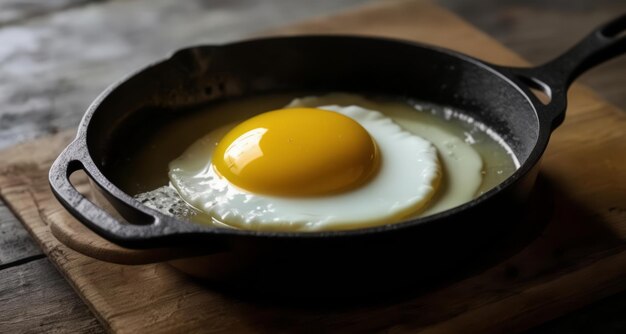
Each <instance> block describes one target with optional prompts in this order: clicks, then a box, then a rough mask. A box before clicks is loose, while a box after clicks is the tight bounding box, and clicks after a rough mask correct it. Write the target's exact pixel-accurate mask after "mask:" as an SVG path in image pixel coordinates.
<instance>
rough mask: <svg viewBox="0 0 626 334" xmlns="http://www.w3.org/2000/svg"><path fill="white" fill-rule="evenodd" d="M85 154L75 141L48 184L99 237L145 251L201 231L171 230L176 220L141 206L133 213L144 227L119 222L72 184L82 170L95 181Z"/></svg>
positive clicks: (57, 163) (53, 168)
mask: <svg viewBox="0 0 626 334" xmlns="http://www.w3.org/2000/svg"><path fill="white" fill-rule="evenodd" d="M86 154H87V150H86V148H85V147H84V145H83V143H82V142H81V141H80V140H79V139H77V140H74V141H73V142H72V143H71V144H70V145H68V146H67V147H66V148H65V150H64V151H63V152H62V153H61V154H60V155H59V157H58V158H57V159H56V160H55V161H54V163H53V164H52V166H51V168H50V172H49V182H50V187H51V189H52V192H53V194H54V195H55V197H56V198H57V199H58V200H59V202H60V203H61V204H62V205H63V206H64V207H65V208H66V209H67V210H68V211H69V212H71V213H72V215H73V216H74V217H76V218H78V220H80V221H81V222H82V223H84V224H85V225H86V226H87V227H89V228H90V229H92V230H93V231H95V232H96V233H97V234H99V235H101V236H103V237H105V238H106V239H108V240H110V241H113V242H114V243H116V244H118V245H121V246H126V247H131V248H146V247H153V246H154V243H158V242H159V241H160V239H181V240H182V239H184V235H185V234H186V232H195V231H196V229H199V228H201V227H200V226H197V227H196V226H195V225H192V224H187V226H185V227H183V228H179V229H172V226H171V225H172V224H179V222H177V220H174V219H172V220H171V221H170V220H167V221H163V219H164V218H162V217H160V216H159V215H158V214H156V213H152V212H149V211H146V210H142V209H141V208H140V205H139V204H138V205H137V206H136V207H134V208H133V209H135V210H133V212H137V213H138V215H139V218H141V220H142V222H143V224H130V223H127V222H123V221H120V220H118V219H116V218H115V217H113V216H112V215H111V214H109V213H108V212H107V211H105V210H103V209H102V208H100V207H98V206H97V205H95V204H94V203H92V202H91V201H90V200H89V199H87V198H86V197H85V196H83V194H81V193H80V192H78V190H77V189H76V188H75V187H74V185H72V183H71V182H70V179H69V177H70V175H71V174H72V173H74V172H76V171H79V170H83V171H84V172H85V173H86V174H87V175H88V176H89V177H90V178H91V179H93V180H95V179H96V178H94V176H93V173H94V172H93V170H91V169H90V168H89V166H88V165H86V164H85V163H84V161H88V160H89V159H86V158H85V157H84V156H85V155H86ZM113 195H114V194H113ZM173 230H180V233H176V234H173V233H170V232H171V231H173ZM170 241H172V240H170ZM215 244H218V243H215ZM209 248H210V249H209ZM216 248H218V247H216ZM211 251H217V250H213V247H206V249H205V250H204V252H206V253H210V252H211Z"/></svg>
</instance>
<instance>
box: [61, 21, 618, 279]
mask: <svg viewBox="0 0 626 334" xmlns="http://www.w3.org/2000/svg"><path fill="white" fill-rule="evenodd" d="M624 30H626V16H621V17H619V18H617V19H615V20H613V21H611V22H610V23H608V24H606V25H604V26H602V27H600V28H598V29H597V30H595V31H593V32H592V33H591V34H590V35H589V36H587V37H586V38H585V39H583V40H582V41H581V42H580V43H579V44H577V45H576V46H574V47H573V48H572V49H570V50H569V51H567V52H566V53H564V54H563V55H561V56H560V57H558V58H556V59H554V60H553V61H550V62H548V63H546V64H544V65H541V66H538V67H534V68H512V67H503V66H498V65H493V64H488V63H485V62H482V61H480V60H477V59H474V58H471V57H469V56H466V55H463V54H460V53H457V52H454V51H450V50H446V49H442V48H439V47H433V46H428V45H423V44H419V43H413V42H408V41H401V40H392V39H384V38H373V37H353V36H295V37H277V38H263V39H254V40H248V41H243V42H238V43H232V44H226V45H220V46H199V47H192V48H187V49H183V50H181V51H178V52H176V53H175V54H174V55H172V56H171V57H170V58H168V59H166V60H164V61H161V62H159V63H156V64H154V65H152V66H149V67H147V68H145V69H143V70H141V71H139V72H137V73H135V74H133V75H132V76H130V77H129V78H127V79H126V80H124V81H122V82H120V83H118V84H116V85H113V86H112V87H110V88H108V89H107V90H106V91H105V92H104V93H102V94H101V95H100V96H99V97H98V98H97V99H96V101H94V102H93V104H92V105H91V106H90V107H89V109H88V110H87V112H86V114H85V116H84V117H83V120H82V122H81V124H80V126H79V128H78V134H77V137H76V139H75V140H74V141H73V142H72V143H71V144H70V145H69V146H68V147H67V148H66V149H65V150H64V151H63V152H62V153H61V155H60V156H59V157H58V158H57V160H56V161H55V162H54V164H53V165H52V168H51V169H50V184H51V186H52V190H53V192H54V194H55V195H56V197H57V198H58V200H59V201H60V202H61V203H62V204H63V206H64V207H65V208H66V209H67V210H68V211H69V212H70V213H71V214H72V215H74V216H75V217H76V218H78V219H79V220H80V221H81V222H82V223H84V224H85V225H86V226H88V227H89V228H91V229H92V230H93V231H95V232H96V233H98V234H99V235H101V236H102V237H104V238H106V239H108V240H110V241H112V242H114V243H116V244H119V245H122V246H124V247H129V248H153V247H175V248H185V247H191V248H193V249H194V251H197V252H198V253H197V254H209V253H219V252H227V253H231V254H235V255H234V256H233V257H232V259H233V261H240V262H242V263H243V262H245V261H244V258H245V259H249V258H250V257H253V258H254V261H248V262H247V263H254V265H253V266H252V267H255V268H256V269H257V271H256V273H257V275H258V273H263V274H260V275H261V276H263V275H266V274H267V272H268V270H267V268H269V267H272V268H274V269H276V268H278V270H279V271H280V268H283V269H284V268H289V269H288V273H289V274H290V275H291V274H293V273H295V272H297V273H301V272H306V274H305V275H303V276H306V275H308V276H307V277H317V278H318V279H321V280H324V277H327V275H328V273H332V272H334V273H335V274H333V276H335V277H337V276H341V277H344V276H342V275H347V276H346V277H348V276H351V277H359V275H361V276H360V277H369V278H375V279H384V278H385V277H399V276H401V275H404V274H405V273H406V272H407V270H406V269H407V268H408V269H409V270H408V271H410V272H416V271H417V272H421V273H426V272H436V271H438V269H439V268H440V267H445V266H446V265H448V264H450V263H458V261H459V260H460V259H465V258H467V257H468V256H471V255H472V254H473V251H474V250H476V249H478V248H480V247H481V245H484V244H487V243H490V242H493V241H494V240H496V239H497V238H498V237H499V236H500V235H502V233H504V232H506V231H508V230H510V229H511V228H513V226H515V225H516V224H519V223H520V222H521V223H523V221H521V220H520V219H518V217H521V216H523V215H522V213H523V212H524V210H525V208H526V207H525V203H527V199H528V196H529V194H530V190H531V189H532V187H533V184H534V181H535V178H536V175H537V172H538V162H539V160H540V158H541V155H542V154H543V152H544V150H545V148H546V145H547V144H548V140H549V137H550V134H551V132H552V130H554V129H555V128H556V127H557V126H558V125H559V124H561V122H562V121H563V119H564V116H565V110H566V92H567V89H568V87H569V85H570V83H571V82H572V81H573V80H574V79H575V78H576V77H577V76H578V75H580V74H581V73H582V72H583V71H585V70H587V69H589V68H591V67H592V66H594V65H597V64H599V63H601V62H603V61H605V60H607V59H609V58H612V57H614V56H617V55H620V54H622V53H624V52H625V51H626V37H624V36H623V35H620V33H622V32H623V31H624ZM329 78H332V80H329ZM531 89H535V90H539V91H542V92H544V93H545V94H546V95H547V96H549V97H550V102H548V103H546V104H544V103H542V102H541V101H540V100H539V99H538V98H537V97H536V96H535V95H534V93H533V92H532V91H531ZM277 91H279V92H285V91H327V92H334V91H340V92H357V93H365V94H378V95H386V96H396V97H402V98H411V99H417V100H422V101H428V102H432V103H436V104H441V105H446V106H451V107H453V108H455V109H457V110H462V111H463V112H464V113H466V114H468V115H470V116H471V117H473V118H474V119H477V120H478V121H480V122H482V123H484V124H487V125H488V126H490V127H491V128H492V129H494V130H495V131H496V132H498V133H499V134H500V135H501V136H502V137H503V138H504V139H505V141H506V142H507V143H508V144H509V145H510V146H511V148H512V149H513V151H514V153H515V155H516V156H517V158H518V159H519V161H520V163H521V167H520V168H519V169H518V170H517V171H516V172H515V173H514V174H513V175H512V176H511V177H509V178H508V179H507V180H506V181H504V182H503V183H502V184H500V185H499V186H497V187H496V188H494V189H492V190H491V191H489V192H487V193H486V194H484V195H482V196H480V197H478V198H476V199H475V200H473V201H471V202H469V203H466V204H464V205H462V206H459V207H456V208H453V209H450V210H447V211H445V212H442V213H439V214H435V215H432V216H428V217H424V218H419V219H413V220H409V221H405V222H401V223H397V224H392V225H384V226H380V227H374V228H367V229H359V230H350V231H336V232H314V233H295V232H289V233H286V232H285V233H275V232H271V233H270V232H255V231H244V230H233V229H225V228H217V227H207V226H200V225H197V224H193V223H190V222H186V221H182V220H178V219H176V218H173V217H170V216H167V215H164V214H161V213H159V212H157V211H154V210H152V209H149V208H147V207H145V206H143V205H141V204H140V203H138V202H137V201H135V200H134V199H133V198H132V197H131V196H129V195H128V194H126V193H124V192H123V191H122V190H120V188H118V186H117V185H116V184H114V183H113V182H112V181H111V180H112V179H111V178H110V177H109V176H110V175H109V174H108V173H109V166H111V165H112V164H115V161H116V159H119V151H120V150H122V149H123V148H124V147H127V146H128V147H131V146H133V145H134V142H133V141H136V140H137V139H136V138H137V136H133V134H134V133H137V132H138V131H149V130H150V124H153V122H152V121H151V120H154V119H157V118H159V117H161V116H163V115H167V117H172V116H174V117H175V116H176V115H179V114H182V113H184V110H186V109H188V108H189V107H191V106H195V105H200V104H203V103H207V102H210V101H215V100H219V99H223V98H230V97H237V96H243V95H247V94H258V93H265V92H277ZM138 124H143V125H142V126H140V127H138ZM146 128H147V129H148V130H146ZM155 131H156V130H155ZM78 170H84V171H85V172H86V173H87V174H88V175H89V177H90V178H91V179H92V180H93V181H94V182H95V184H96V185H97V187H98V188H99V189H100V190H101V191H102V192H103V193H104V195H105V196H106V197H107V198H108V200H109V201H110V202H111V203H112V204H113V205H114V206H115V208H116V209H117V210H118V211H119V212H120V214H121V215H122V216H123V217H124V218H125V219H126V220H127V222H124V221H121V220H119V219H116V218H114V217H113V216H112V215H111V214H109V213H107V212H106V211H104V210H103V209H101V208H100V207H98V206H97V205H95V204H93V203H92V202H90V201H89V200H87V199H86V198H85V197H84V196H83V195H81V194H80V193H79V192H78V191H77V190H76V189H75V188H74V187H73V186H72V184H71V183H70V182H69V175H70V174H72V173H73V172H75V171H78ZM363 205H367V203H363ZM172 257H174V255H172ZM399 268H403V270H404V271H402V270H401V271H399V270H398V269H399ZM416 269H419V270H416ZM282 272H283V273H284V270H283V271H282ZM338 273H341V275H340V274H338ZM353 274H354V275H353ZM356 274H358V275H356ZM362 275H365V276H362ZM263 277H265V276H263ZM268 277H269V276H268ZM257 278H258V276H257ZM350 282H351V281H350V280H348V279H346V280H345V282H344V283H346V284H351V283H350Z"/></svg>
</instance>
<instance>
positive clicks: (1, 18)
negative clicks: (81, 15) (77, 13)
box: [0, 0, 106, 27]
mask: <svg viewBox="0 0 626 334" xmlns="http://www.w3.org/2000/svg"><path fill="white" fill-rule="evenodd" d="M96 1H106V0H39V1H32V0H31V1H24V0H0V27H1V26H6V25H12V24H16V23H19V22H21V21H24V20H28V19H32V18H35V17H38V16H43V15H46V14H50V13H52V12H55V11H61V10H67V9H69V8H72V7H76V6H81V5H85V4H88V3H90V2H96Z"/></svg>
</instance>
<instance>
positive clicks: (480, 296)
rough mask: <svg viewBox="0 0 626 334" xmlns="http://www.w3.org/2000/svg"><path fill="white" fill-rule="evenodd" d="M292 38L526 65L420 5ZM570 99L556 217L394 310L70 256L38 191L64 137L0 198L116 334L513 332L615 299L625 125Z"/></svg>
mask: <svg viewBox="0 0 626 334" xmlns="http://www.w3.org/2000/svg"><path fill="white" fill-rule="evenodd" d="M298 32H329V33H363V34H367V33H371V34H377V35H393V36H399V37H402V38H412V39H419V40H421V41H429V42H434V43H437V44H440V45H444V46H448V47H452V48H455V49H458V50H461V51H465V52H468V53H471V54H474V55H477V56H480V57H483V58H486V59H489V60H492V61H498V62H504V63H507V64H513V63H517V64H522V63H523V61H522V60H521V58H519V57H518V56H516V55H514V54H513V53H512V52H510V51H508V50H506V49H505V48H503V47H501V46H499V45H498V44H497V43H495V42H494V41H493V40H492V39H491V38H489V37H487V36H486V35H484V34H482V33H480V32H478V31H476V30H475V29H473V28H471V27H468V26H467V25H465V24H464V23H462V22H461V21H459V20H458V18H456V17H455V16H454V15H451V14H450V13H448V12H446V11H443V10H441V9H440V8H438V7H436V6H432V5H429V4H427V3H423V2H420V1H408V2H401V3H400V4H398V5H396V4H391V5H390V4H381V5H373V6H370V7H368V8H365V9H362V10H360V11H357V12H355V13H352V14H344V15H340V16H339V17H335V18H333V19H320V20H317V21H315V22H313V23H308V24H303V25H299V26H297V27H293V28H290V29H287V30H286V31H282V32H281V33H298ZM570 96H571V97H572V100H571V102H570V110H569V115H568V119H567V120H566V122H565V123H564V125H563V126H562V128H560V129H559V130H558V131H557V132H556V133H555V134H554V136H553V139H552V143H551V146H550V149H549V151H548V152H547V153H546V157H545V159H544V165H543V166H544V167H543V172H542V176H541V179H540V180H542V182H543V183H544V184H545V185H546V187H547V189H549V191H547V192H546V194H548V195H549V197H550V198H552V199H553V200H554V201H555V204H554V212H553V214H552V215H550V216H549V217H550V218H551V220H550V223H549V225H548V226H547V227H546V229H545V230H544V231H543V233H542V234H541V236H540V237H539V238H538V239H536V240H535V241H534V242H533V243H532V244H531V245H529V246H527V247H526V248H524V249H523V250H522V251H520V252H519V253H517V254H516V255H514V256H512V257H511V258H509V259H507V260H506V261H504V262H503V263H500V264H499V265H497V266H494V267H491V268H488V269H486V270H485V271H483V272H481V273H480V274H479V275H476V276H473V277H469V278H466V279H463V280H458V281H455V282H453V283H451V284H449V285H448V286H446V287H443V288H440V289H435V290H430V291H428V292H425V293H421V294H418V295H416V296H412V298H408V299H405V300H403V301H399V302H396V303H391V304H384V305H349V306H346V307H342V308H336V307H334V308H329V307H322V308H315V307H308V308H302V307H298V306H296V305H288V304H287V305H285V304H281V303H261V304H260V303H259V302H258V301H255V300H249V299H246V298H243V297H241V296H239V297H233V296H231V295H228V294H224V293H220V292H218V291H217V290H214V289H211V288H210V287H208V286H206V285H205V284H202V283H199V282H196V281H191V280H189V279H188V278H187V277H185V276H183V275H181V274H179V273H178V272H176V271H175V270H173V269H172V268H170V267H169V266H167V265H165V264H154V265H145V266H123V265H114V264H107V263H102V262H99V261H95V260H93V259H90V258H87V257H84V256H81V255H80V254H77V253H76V252H73V251H72V250H70V249H68V248H66V247H64V246H63V245H60V244H59V243H58V242H57V241H56V240H55V239H54V238H53V237H52V236H51V235H50V231H49V228H48V225H47V224H48V223H49V221H50V219H67V220H70V219H71V218H70V217H69V216H68V215H67V213H65V212H64V211H63V209H61V208H60V206H59V205H58V203H57V202H56V201H55V200H54V199H53V197H52V196H51V194H50V192H49V191H48V188H47V182H46V172H47V168H48V166H49V164H50V162H51V160H52V159H53V158H54V157H55V156H56V153H57V152H58V150H60V149H61V148H62V147H63V145H64V144H65V143H67V141H69V139H70V138H71V133H63V134H60V135H56V136H53V137H49V138H45V139H43V140H41V141H36V142H32V143H27V144H24V145H21V146H18V147H16V148H14V149H11V150H9V151H6V152H4V153H2V154H1V157H2V158H3V159H2V161H4V163H3V167H2V168H0V170H1V172H0V191H1V195H2V196H3V197H4V198H5V199H7V201H8V203H9V204H10V205H11V206H12V208H13V209H14V210H15V211H16V212H17V213H18V215H19V218H20V219H21V220H22V221H23V222H25V223H26V224H27V227H28V228H29V230H30V231H31V233H32V234H34V235H35V236H36V238H37V240H38V242H39V243H40V245H41V246H42V248H43V249H44V251H45V252H46V254H47V255H48V256H49V258H50V259H51V260H52V261H53V262H54V263H55V264H56V265H57V266H59V267H60V268H61V270H62V271H63V273H64V274H65V275H66V276H67V277H68V279H69V281H70V282H71V284H72V285H73V286H74V288H75V289H76V290H77V291H78V292H79V294H80V295H81V296H82V297H83V298H84V299H85V301H86V302H87V304H88V305H89V306H90V307H91V308H92V309H94V311H95V313H96V315H97V316H98V317H100V318H101V319H102V320H103V323H104V324H105V326H107V328H108V329H110V330H113V331H115V332H120V333H123V332H134V331H137V330H139V329H142V330H143V331H148V332H172V331H182V332H193V331H216V332H260V331H264V332H290V331H298V330H299V331H309V332H326V331H336V332H346V331H351V332H354V331H389V332H416V331H422V332H427V333H428V332H430V333H439V332H449V331H452V330H455V331H459V330H461V331H463V332H486V333H489V332H512V331H520V330H523V329H524V328H527V327H529V326H532V325H534V324H537V323H540V322H542V321H545V320H547V319H550V318H553V317H555V316H558V315H559V314H563V313H565V312H568V311H570V310H572V309H575V308H577V307H579V306H581V305H584V304H587V303H589V302H592V301H594V300H596V299H598V298H601V297H603V296H606V295H609V294H611V293H614V292H616V291H619V290H621V289H624V288H625V287H626V246H625V244H624V240H625V238H626V215H625V214H624V212H625V210H624V208H623V204H624V203H625V202H626V201H625V198H624V196H625V195H624V194H626V192H624V191H623V190H624V189H623V185H624V184H625V182H624V181H625V180H626V175H625V174H624V173H625V171H624V166H626V161H625V159H626V157H624V156H623V155H620V154H619V152H623V150H624V145H625V144H626V141H625V140H624V139H625V138H624V137H625V135H624V132H623V129H625V128H626V127H625V123H626V119H625V116H624V114H623V113H622V112H620V111H619V110H617V109H616V108H614V107H611V106H610V105H607V104H606V103H604V102H602V100H600V99H598V98H597V96H596V95H595V94H594V93H593V92H591V91H589V90H588V89H585V88H583V87H580V86H575V87H574V88H573V90H572V92H571V94H570ZM44 143H45V145H44ZM605 147H610V148H612V149H613V152H617V153H613V152H612V151H610V150H605V149H602V148H605ZM599 176H601V177H599ZM605 176H606V177H605ZM199 310H200V311H199ZM485 319H487V321H485Z"/></svg>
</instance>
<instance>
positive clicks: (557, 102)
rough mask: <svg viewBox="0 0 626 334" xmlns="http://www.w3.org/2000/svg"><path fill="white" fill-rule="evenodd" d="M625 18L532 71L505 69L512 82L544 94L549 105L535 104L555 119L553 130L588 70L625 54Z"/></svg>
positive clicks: (537, 100)
mask: <svg viewBox="0 0 626 334" xmlns="http://www.w3.org/2000/svg"><path fill="white" fill-rule="evenodd" d="M624 31H626V14H623V15H621V16H619V17H617V18H615V19H613V20H612V21H610V22H608V23H606V24H604V25H602V26H600V27H599V28H597V29H595V30H593V31H592V32H591V33H590V34H589V35H587V37H585V38H583V39H582V40H581V41H580V42H578V43H577V44H576V45H574V46H573V47H572V48H571V49H569V50H568V51H566V52H565V53H563V54H562V55H560V56H558V57H556V58H555V59H553V60H551V61H549V62H547V63H545V64H543V65H540V66H537V67H532V68H518V67H504V68H501V69H502V71H503V72H505V73H507V74H508V75H509V76H510V77H511V78H512V79H514V80H518V81H521V83H523V84H525V85H527V86H529V87H531V88H534V89H538V90H541V91H543V92H544V93H545V94H546V95H548V96H549V97H550V102H549V103H547V104H545V105H544V104H543V103H542V102H540V101H539V99H535V98H534V96H533V103H534V104H535V106H536V107H537V108H538V109H539V110H542V111H544V112H545V113H547V114H549V116H550V117H551V118H552V128H556V127H557V126H559V125H560V124H561V123H562V122H563V119H564V118H565V109H566V107H567V90H568V88H569V86H570V84H571V83H572V82H573V81H574V80H575V79H576V78H577V77H578V76H579V75H581V74H582V73H583V72H585V71H586V70H588V69H590V68H592V67H594V66H596V65H599V64H600V63H602V62H604V61H607V60H609V59H611V58H614V57H617V56H619V55H622V54H624V53H626V35H624Z"/></svg>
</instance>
